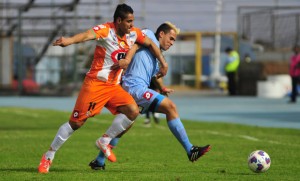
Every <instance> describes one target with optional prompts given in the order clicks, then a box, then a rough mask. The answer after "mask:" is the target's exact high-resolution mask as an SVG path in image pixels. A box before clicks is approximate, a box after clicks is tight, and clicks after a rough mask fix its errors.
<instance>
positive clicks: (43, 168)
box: [38, 155, 52, 173]
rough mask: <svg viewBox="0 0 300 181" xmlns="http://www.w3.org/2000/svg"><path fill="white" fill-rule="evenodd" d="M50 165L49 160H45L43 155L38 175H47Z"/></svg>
mask: <svg viewBox="0 0 300 181" xmlns="http://www.w3.org/2000/svg"><path fill="white" fill-rule="evenodd" d="M51 164H52V162H51V160H50V159H47V158H46V156H45V155H43V157H42V159H41V162H40V165H39V168H38V171H39V173H48V172H49V168H50V166H51Z"/></svg>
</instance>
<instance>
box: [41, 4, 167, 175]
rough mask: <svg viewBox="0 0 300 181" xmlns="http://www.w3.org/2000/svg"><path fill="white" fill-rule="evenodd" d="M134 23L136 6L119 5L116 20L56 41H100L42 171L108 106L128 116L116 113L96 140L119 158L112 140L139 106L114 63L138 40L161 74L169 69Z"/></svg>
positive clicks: (112, 157)
mask: <svg viewBox="0 0 300 181" xmlns="http://www.w3.org/2000/svg"><path fill="white" fill-rule="evenodd" d="M133 22H134V15H133V10H132V8H131V7H130V6H128V5H126V4H119V5H118V6H117V8H116V10H115V13H114V21H113V22H108V23H104V24H101V25H97V26H95V27H93V28H91V29H89V30H87V31H85V32H82V33H79V34H76V35H74V36H72V37H61V38H59V39H57V40H56V41H55V42H54V43H53V46H61V47H65V46H69V45H72V44H76V43H81V42H84V41H88V40H95V41H96V43H97V44H96V48H95V53H94V60H93V62H92V65H91V68H90V70H89V71H88V72H87V74H86V77H85V79H84V82H83V84H82V87H81V90H80V92H79V95H78V98H77V101H76V104H75V107H74V109H73V113H72V114H71V116H70V119H69V121H68V122H66V123H64V124H63V125H61V126H60V128H59V129H58V132H57V134H56V136H55V138H54V140H53V142H52V143H51V145H50V148H49V150H48V151H47V152H46V153H45V154H44V155H43V156H42V159H41V162H40V165H39V167H38V171H39V172H40V173H48V172H49V168H50V166H51V164H52V161H53V159H54V155H55V153H56V151H57V150H58V149H59V148H60V147H61V146H62V145H63V143H64V142H65V141H66V140H67V139H68V138H69V137H70V136H71V135H72V133H73V132H74V131H75V130H77V129H78V128H80V127H81V126H82V125H83V124H84V123H85V122H86V120H87V119H88V118H89V117H93V116H95V115H96V114H99V113H100V111H101V110H102V108H103V107H104V106H105V107H106V108H107V109H108V110H109V111H110V112H111V113H112V114H114V115H116V114H120V113H122V114H124V115H125V118H123V117H122V119H126V121H120V120H119V119H120V118H118V116H116V118H115V119H114V121H113V123H112V125H111V126H110V127H109V128H108V130H107V131H106V133H105V134H103V136H102V137H101V139H99V140H97V142H96V145H97V146H98V147H99V149H101V151H103V152H104V154H105V156H106V157H107V158H108V160H110V161H112V162H115V161H116V157H115V155H114V153H113V152H112V151H111V148H110V146H109V142H110V141H111V139H113V138H115V137H116V136H117V135H120V134H121V133H123V132H124V131H125V130H126V129H128V127H130V126H131V125H132V123H133V121H134V120H135V118H136V117H137V116H138V114H139V109H138V106H137V104H136V103H135V101H134V99H133V98H132V97H131V96H130V95H129V93H127V92H126V91H125V90H123V89H122V87H121V86H120V84H119V82H120V78H121V74H122V69H118V70H112V69H111V67H112V65H113V64H114V63H116V62H117V61H118V60H120V59H123V58H124V57H125V55H126V52H127V51H128V50H129V49H130V48H131V47H132V46H133V45H134V43H138V44H140V45H143V46H145V47H149V48H150V49H151V50H152V51H153V53H154V55H155V57H157V59H158V60H159V61H160V63H161V67H160V71H159V73H158V76H164V75H166V73H167V70H168V65H167V63H166V61H165V60H164V58H163V56H162V54H161V52H160V50H159V48H158V47H157V46H156V45H155V43H153V41H152V40H150V39H149V38H148V37H147V36H145V35H144V34H143V33H142V31H141V30H140V29H139V28H136V27H134V25H133Z"/></svg>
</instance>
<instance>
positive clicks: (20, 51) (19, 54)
mask: <svg viewBox="0 0 300 181" xmlns="http://www.w3.org/2000/svg"><path fill="white" fill-rule="evenodd" d="M22 11H23V9H22V8H19V9H18V44H17V47H18V51H17V61H18V69H17V70H18V91H19V95H21V94H22V92H23V84H22V82H23V48H22V37H21V36H22V20H21V16H22Z"/></svg>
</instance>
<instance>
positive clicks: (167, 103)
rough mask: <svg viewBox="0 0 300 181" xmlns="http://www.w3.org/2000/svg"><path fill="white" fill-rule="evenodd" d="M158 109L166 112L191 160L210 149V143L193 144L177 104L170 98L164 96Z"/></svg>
mask: <svg viewBox="0 0 300 181" xmlns="http://www.w3.org/2000/svg"><path fill="white" fill-rule="evenodd" d="M157 111H158V112H161V113H165V114H166V118H167V123H168V127H169V129H170V130H171V132H172V133H173V135H174V136H175V137H176V138H177V140H178V141H179V142H180V143H181V145H182V146H183V148H184V149H185V151H186V153H187V155H188V158H189V160H190V161H192V162H193V161H196V160H197V159H198V158H199V157H201V156H202V155H204V154H205V153H206V152H208V151H209V150H210V146H209V145H206V146H204V147H198V146H193V145H192V144H191V142H190V141H189V138H188V135H187V133H186V130H185V128H184V125H183V124H182V122H181V120H180V117H179V114H178V112H177V108H176V105H175V104H174V103H173V101H171V100H170V99H169V98H164V99H163V100H162V101H161V102H160V104H159V105H157Z"/></svg>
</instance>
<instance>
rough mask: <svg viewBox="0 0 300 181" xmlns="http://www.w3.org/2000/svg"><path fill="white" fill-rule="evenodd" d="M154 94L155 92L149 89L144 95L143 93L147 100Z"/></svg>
mask: <svg viewBox="0 0 300 181" xmlns="http://www.w3.org/2000/svg"><path fill="white" fill-rule="evenodd" d="M152 96H153V94H152V93H151V92H148V91H147V92H145V93H144V95H143V97H144V98H145V99H147V100H150V99H151V97H152Z"/></svg>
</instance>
